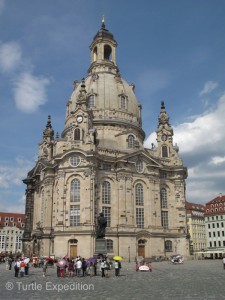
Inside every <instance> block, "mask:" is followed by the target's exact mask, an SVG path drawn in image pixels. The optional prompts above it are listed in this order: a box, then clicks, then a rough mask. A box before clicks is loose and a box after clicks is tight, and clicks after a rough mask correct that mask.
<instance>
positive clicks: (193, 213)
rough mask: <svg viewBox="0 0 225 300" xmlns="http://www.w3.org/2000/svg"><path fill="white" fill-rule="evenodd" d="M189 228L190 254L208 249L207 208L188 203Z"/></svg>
mask: <svg viewBox="0 0 225 300" xmlns="http://www.w3.org/2000/svg"><path fill="white" fill-rule="evenodd" d="M186 214H187V227H188V232H189V238H190V254H193V253H194V252H198V251H203V250H204V249H205V248H206V229H205V206H204V205H201V204H196V203H190V202H186Z"/></svg>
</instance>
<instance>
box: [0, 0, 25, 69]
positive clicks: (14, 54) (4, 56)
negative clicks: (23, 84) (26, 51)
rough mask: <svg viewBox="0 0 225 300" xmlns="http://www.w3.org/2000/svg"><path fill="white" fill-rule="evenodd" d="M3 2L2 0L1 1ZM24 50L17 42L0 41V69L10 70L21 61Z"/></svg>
mask: <svg viewBox="0 0 225 300" xmlns="http://www.w3.org/2000/svg"><path fill="white" fill-rule="evenodd" d="M0 3H1V2H0ZM21 57H22V51H21V48H20V45H19V44H18V43H16V42H9V43H0V70H1V71H3V72H10V71H13V70H15V69H16V68H17V67H18V66H19V64H20V63H21Z"/></svg>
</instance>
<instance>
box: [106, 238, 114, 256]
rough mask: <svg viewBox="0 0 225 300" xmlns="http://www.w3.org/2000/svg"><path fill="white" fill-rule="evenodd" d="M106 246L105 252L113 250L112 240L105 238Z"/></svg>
mask: <svg viewBox="0 0 225 300" xmlns="http://www.w3.org/2000/svg"><path fill="white" fill-rule="evenodd" d="M106 248H107V252H111V253H112V252H113V241H112V240H106Z"/></svg>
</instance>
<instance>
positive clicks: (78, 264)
mask: <svg viewBox="0 0 225 300" xmlns="http://www.w3.org/2000/svg"><path fill="white" fill-rule="evenodd" d="M81 268H82V261H81V260H80V259H78V260H77V262H76V269H77V277H80V276H81Z"/></svg>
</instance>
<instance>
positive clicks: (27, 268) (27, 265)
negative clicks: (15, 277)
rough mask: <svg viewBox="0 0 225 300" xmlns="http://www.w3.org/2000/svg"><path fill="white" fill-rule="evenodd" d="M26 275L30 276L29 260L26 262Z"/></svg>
mask: <svg viewBox="0 0 225 300" xmlns="http://www.w3.org/2000/svg"><path fill="white" fill-rule="evenodd" d="M24 269H25V276H28V272H29V262H27V263H25V267H24Z"/></svg>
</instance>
